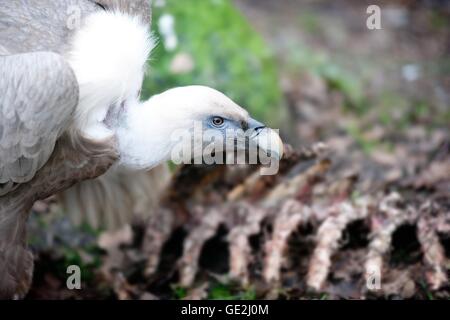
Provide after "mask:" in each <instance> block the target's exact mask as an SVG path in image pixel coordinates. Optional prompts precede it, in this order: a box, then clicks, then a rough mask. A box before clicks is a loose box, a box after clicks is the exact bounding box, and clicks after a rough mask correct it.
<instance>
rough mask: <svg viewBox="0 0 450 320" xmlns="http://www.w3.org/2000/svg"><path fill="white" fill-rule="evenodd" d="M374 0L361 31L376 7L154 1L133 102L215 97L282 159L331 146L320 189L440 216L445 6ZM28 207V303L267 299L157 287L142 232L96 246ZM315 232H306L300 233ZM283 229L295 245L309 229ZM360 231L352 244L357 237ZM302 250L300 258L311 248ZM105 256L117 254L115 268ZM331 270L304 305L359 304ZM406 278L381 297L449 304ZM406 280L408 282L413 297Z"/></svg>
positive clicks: (223, 289)
mask: <svg viewBox="0 0 450 320" xmlns="http://www.w3.org/2000/svg"><path fill="white" fill-rule="evenodd" d="M375 2H376V4H377V5H379V6H380V8H381V27H382V28H381V29H380V30H369V29H368V28H367V26H366V20H367V19H368V17H369V14H367V13H366V10H367V7H368V6H369V5H371V4H375V3H372V2H368V1H361V0H345V1H343V0H342V1H324V0H323V1H322V0H314V1H313V0H277V1H273V0H201V1H200V0H184V1H176V0H154V8H153V21H152V30H153V32H154V33H155V35H156V36H157V38H158V39H159V40H158V42H159V43H158V46H157V48H156V49H155V51H154V52H153V55H152V58H151V60H150V62H149V70H148V75H147V78H146V79H145V82H144V87H143V97H144V98H147V97H149V96H151V95H153V94H155V93H158V92H161V91H163V90H166V89H168V88H171V87H175V86H181V85H190V84H203V85H208V86H211V87H214V88H217V89H219V90H221V91H223V92H224V93H226V94H227V95H228V96H230V97H231V98H232V99H234V100H235V101H236V102H237V103H239V104H240V105H241V106H244V107H245V108H247V109H248V110H249V111H250V112H251V114H253V115H254V117H255V118H257V119H258V120H261V121H263V122H265V123H268V124H269V125H271V126H272V127H274V128H279V129H280V131H281V135H282V136H283V138H284V140H285V142H286V143H288V144H290V145H291V146H292V147H293V148H294V149H296V148H297V149H298V148H303V147H306V146H310V145H312V144H314V143H317V142H319V141H320V142H324V143H325V144H326V145H327V148H328V149H329V150H331V156H330V159H331V168H330V169H329V176H328V178H327V179H326V183H325V184H324V186H322V188H326V187H327V186H330V185H331V182H335V181H340V179H346V180H345V181H348V179H349V177H355V176H357V177H358V178H357V179H356V180H355V186H354V187H353V188H352V190H351V191H349V192H347V193H348V197H358V196H362V195H366V194H371V193H375V192H378V191H380V190H382V191H383V192H384V193H387V192H389V191H392V190H400V189H401V190H408V191H407V192H405V193H406V194H410V195H411V197H412V198H413V199H438V200H436V201H440V202H439V204H440V205H441V206H442V207H443V208H446V209H445V210H448V211H445V215H446V217H448V215H450V199H449V194H450V183H449V181H450V166H449V163H450V161H449V156H448V155H449V139H450V135H449V132H450V3H449V2H448V1H444V0H423V1H419V0H418V1H413V0H396V1H375ZM433 163H437V164H436V165H434V166H432V164H433ZM298 170H300V169H298ZM302 170H303V171H304V170H305V168H303V167H302V169H301V170H300V171H302ZM303 171H302V172H303ZM418 178H420V179H422V180H420V179H419V180H417V179H418ZM411 186H413V187H411ZM424 201H425V200H424ZM34 210H35V211H36V214H34V215H32V218H31V221H30V225H31V231H30V239H31V240H30V245H31V246H32V247H33V249H34V252H35V253H36V257H37V258H36V273H35V280H34V285H33V289H32V291H31V292H30V294H29V298H30V299H39V298H54V299H82V298H94V299H104V298H114V299H115V298H125V299H126V298H139V299H152V298H184V297H186V296H189V297H200V298H230V297H231V298H243V299H252V298H261V297H267V296H265V294H266V293H261V292H266V291H264V290H266V289H260V288H258V286H259V285H258V284H257V283H256V282H252V281H250V284H248V283H247V284H246V285H245V286H242V285H239V286H235V285H234V284H229V282H227V281H226V280H224V279H223V276H217V277H214V279H215V280H214V281H211V280H208V281H206V282H204V283H208V287H207V288H206V287H202V285H197V286H194V285H192V287H186V286H180V285H178V284H177V280H176V277H175V276H174V272H175V271H173V270H171V271H170V272H167V270H166V271H164V270H163V269H164V265H160V266H159V270H160V275H159V277H157V276H152V277H150V278H149V277H147V278H146V280H142V279H143V278H145V275H143V274H145V272H143V271H142V270H143V269H144V265H145V261H146V259H148V252H143V250H142V249H141V246H140V244H138V243H140V241H142V238H143V237H144V238H145V232H146V231H145V228H139V227H137V228H135V227H134V228H133V229H126V231H123V232H122V233H120V234H115V235H114V236H105V233H104V232H103V230H93V229H92V228H91V227H89V226H88V225H82V226H79V227H73V226H72V225H71V224H70V222H69V221H68V220H67V218H65V217H64V212H62V210H61V209H60V208H59V207H58V204H57V203H56V202H55V201H54V200H51V199H50V200H49V201H45V202H40V203H38V204H36V206H35V208H34ZM444 218H445V217H444ZM42 225H45V226H47V227H46V228H42V227H41V226H42ZM316 227H317V226H316V225H314V224H313V225H312V227H310V228H312V229H314V228H316ZM414 228H415V227H412V229H411V228H410V229H408V228H406V229H405V230H401V231H400V233H399V234H398V235H397V236H396V237H397V238H395V237H394V240H393V241H392V242H393V243H394V244H395V245H396V246H397V249H398V248H400V247H403V248H404V249H405V250H406V253H405V251H399V252H397V254H398V255H397V256H395V255H394V256H395V257H396V259H397V260H395V259H394V260H395V261H394V262H393V265H394V267H397V266H398V265H399V264H400V265H404V266H405V265H406V266H408V268H409V267H411V268H416V267H417V264H420V263H419V262H420V261H422V259H423V253H422V252H421V249H420V244H417V243H418V240H417V238H416V236H415V233H417V230H415V229H414ZM219 229H220V228H219ZM363 229H364V226H361V225H359V226H358V225H356V226H354V230H353V229H352V230H353V231H352V230H350V231H348V230H347V231H345V232H347V233H345V232H344V233H345V234H346V235H347V237H353V238H352V239H353V240H351V241H354V242H355V243H356V244H355V245H356V249H357V250H359V249H361V248H364V247H367V245H368V242H369V240H368V236H367V234H368V231H367V230H363ZM228 231H229V230H228ZM228 231H227V230H225V231H224V230H219V231H218V234H219V235H218V236H217V238H216V239H215V240H214V241H216V242H218V243H214V242H212V243H209V244H208V245H207V246H206V247H208V246H209V247H210V250H213V251H214V250H216V251H217V250H219V251H220V250H222V249H223V243H221V241H222V242H223V239H222V240H220V239H221V237H222V238H223V236H224V235H223V233H226V232H228ZM221 232H222V235H220V233H221ZM296 232H297V233H299V232H300V234H303V235H304V233H305V232H306V233H307V232H310V233H311V232H312V231H311V230H310V231H307V230H306V231H305V230H303V231H302V230H300V231H299V230H297V231H296ZM302 232H303V233H302ZM361 232H363V233H364V237H366V238H365V240H361V236H360V235H359V234H360V233H361ZM185 233H188V232H187V231H185ZM345 234H344V235H345ZM99 237H100V239H101V240H102V241H103V242H101V241H99V240H98V239H99ZM105 237H106V238H105ZM185 237H186V234H184V235H183V232H181V234H176V235H175V236H172V237H171V238H168V240H167V242H170V241H172V242H171V243H169V244H167V243H166V244H165V248H166V251H167V252H168V253H167V254H168V255H169V256H170V254H172V255H178V256H179V255H180V254H181V253H180V250H182V249H180V245H178V246H177V244H176V243H177V241H181V240H180V238H182V239H184V238H185ZM354 237H356V238H354ZM439 237H440V239H441V240H442V247H443V248H444V249H443V250H444V253H446V254H447V257H446V258H444V262H443V263H444V264H445V263H446V264H445V266H446V267H445V268H447V269H445V270H446V271H444V272H447V273H448V267H449V263H448V253H449V246H450V242H449V240H448V234H447V236H442V235H441V234H440V235H439ZM105 239H106V240H105ZM170 239H171V240H170ZM177 239H178V240H177ZM355 239H356V240H355ZM395 239H397V240H395ZM105 241H106V243H107V244H106V245H105ZM108 241H109V242H108ZM205 241H206V240H205ZM349 241H350V240H349ZM351 241H350V242H351ZM395 241H400V242H398V243H395ZM111 242H113V244H111ZM419 242H420V241H419ZM124 243H125V244H124ZM309 245H311V244H309ZM409 245H411V246H413V247H408V246H409ZM171 246H172V247H174V248H175V249H173V248H172V249H171ZM221 246H222V247H221ZM292 246H294V247H295V244H293V245H292ZM302 246H303V247H302ZM307 246H308V245H307V244H305V243H303V244H302V245H301V247H302V248H305V247H307ZM393 246H394V245H393ZM111 248H113V249H111ZM124 248H128V249H130V250H129V252H128V253H126V254H125V255H129V254H130V252H131V255H130V256H127V259H128V260H130V259H131V260H132V263H131V265H132V267H130V264H129V261H128V262H127V263H128V264H125V263H124V262H120V263H122V265H120V263H119V266H117V265H116V266H115V268H116V269H115V270H116V271H117V270H121V271H122V273H120V272H119V273H118V274H119V276H117V273H116V274H115V276H114V279H113V280H111V278H107V277H106V278H107V280H105V276H104V274H103V275H99V274H101V273H102V272H104V270H105V269H107V268H109V265H108V263H111V261H110V260H108V259H110V258H111V257H113V258H114V259H122V260H123V259H124V258H123V256H122V255H123V254H124V253H123V252H125V251H126V250H127V249H124ZM211 248H212V249H211ZM206 249H207V248H206ZM206 249H205V250H206ZM350 249H355V248H354V247H352V246H350ZM356 249H355V250H356ZM114 250H115V251H114ZM133 250H134V251H133ZM171 250H172V251H171ZM224 250H225V249H224ZM302 250H303V249H302ZM305 250H306V249H305ZM308 250H309V249H308ZM308 250H307V252H308V254H310V253H311V250H312V249H311V250H309V251H308ZM393 250H394V251H395V248H394V249H393ZM408 250H409V251H408ZM122 251H123V252H122ZM118 252H122V253H120V258H117V255H119V254H118ZM208 254H211V252H210V253H208V252H207V253H205V252H203V254H202V255H206V256H205V257H206V258H205V257H204V258H203V259H206V260H208V259H216V258H211V257H212V256H208ZM303 254H305V252H303ZM352 254H353V253H352ZM358 254H360V253H357V255H358ZM133 255H134V258H133ZM358 257H359V256H358ZM402 257H407V258H402ZM411 257H412V258H411ZM340 258H342V259H343V260H342V259H341V260H339V257H338V261H341V267H342V263H343V264H344V265H348V264H349V262H348V261H350V260H351V261H355V259H358V258H357V257H356V256H355V257H353V256H352V255H351V254H350V256H349V255H348V254H347V255H346V256H345V257H340ZM133 259H134V260H133ZM217 259H218V260H220V259H221V258H220V257H219V258H217ZM345 259H347V260H345ZM122 260H121V261H122ZM163 260H164V259H163ZM143 261H144V262H143ZM167 261H172V262H173V259H172V260H170V259H169V260H167ZM345 261H347V262H345ZM224 263H225V264H226V263H227V262H224ZM304 263H307V262H304ZM304 263H303V264H304ZM69 264H77V265H82V266H83V270H87V271H86V272H83V286H84V288H85V289H84V290H81V291H79V292H73V291H68V290H66V289H65V279H66V277H67V275H66V272H65V270H66V267H67V265H69ZM125 265H126V267H125ZM206 265H208V263H207V262H206ZM300 265H302V262H301V261H300V260H298V259H297V260H295V259H291V260H290V261H289V262H288V263H287V265H284V269H283V272H284V274H286V275H287V278H283V279H284V280H282V281H281V282H282V285H281V287H282V288H284V289H285V291H286V292H290V293H286V292H285V293H284V296H283V297H284V298H304V297H309V296H308V295H307V294H306V293H305V292H306V291H307V290H306V289H304V287H305V285H304V284H303V283H302V280H301V279H302V278H304V276H305V274H306V273H307V270H306V271H300V269H301V268H300ZM204 266H205V263H203V267H204ZM221 268H222V267H220V266H219V267H217V268H216V269H214V268H213V269H214V272H213V273H214V274H221V273H224V272H220V270H221ZM255 268H256V269H257V267H255ZM306 268H307V267H306ZM342 268H343V269H342ZM342 268H341V269H339V267H338V270H334V271H332V273H333V272H334V277H338V278H339V274H340V275H341V278H343V279H344V280H345V281H344V282H342V281H341V282H339V281H338V282H337V283H338V284H335V285H334V286H331V287H328V288H327V289H326V290H324V292H325V293H322V294H321V295H316V296H314V297H322V298H352V297H353V298H354V297H355V295H356V297H360V296H359V293H358V294H356V293H355V289H354V286H353V285H349V283H353V282H352V281H353V280H352V281H350V280H349V279H353V278H354V277H357V276H360V275H361V274H362V273H363V271H361V270H359V271H355V270H354V269H351V270H350V271H349V270H346V269H345V268H344V267H342ZM169 269H170V268H169ZM206 269H207V268H206ZM222 269H223V268H222ZM225 269H226V268H225ZM292 269H297V271H295V272H293V271H292ZM102 270H103V271H102ZM161 270H163V271H161ZM218 270H219V271H218ZM411 270H412V269H411ZM209 271H210V273H211V270H209ZM222 271H223V270H222ZM108 272H110V271H108ZM292 272H293V273H294V275H292V274H290V273H292ZM339 272H340V273H339ZM420 272H422V271H420ZM420 272H419V271H418V273H417V274H418V275H419V274H422V273H420ZM161 274H163V276H161ZM342 274H344V276H342ZM355 274H356V275H357V276H355ZM394 275H397V278H398V277H399V276H398V273H397V274H395V273H394ZM332 276H333V275H332ZM174 277H175V278H174ZM221 277H222V278H221ZM408 277H409V278H407V279H406V280H404V282H402V283H401V284H397V287H395V286H394V287H395V288H394V289H392V292H391V293H390V294H392V295H394V296H400V297H403V298H405V297H406V298H408V297H409V298H411V297H416V298H430V297H431V298H433V297H441V298H445V297H447V298H448V296H449V295H448V294H449V290H448V284H446V285H444V286H443V287H444V288H446V289H445V290H443V291H442V290H441V291H440V292H439V293H437V294H436V293H433V292H431V289H428V287H427V285H426V282H423V281H422V280H420V279H415V278H414V276H411V275H409V274H408ZM256 278H257V276H256ZM149 279H150V280H149ZM174 279H175V280H174ZM341 280H342V279H341ZM408 281H410V282H411V281H412V283H413V284H414V286H413V289H411V283H410V282H408ZM343 283H344V284H343ZM197 284H198V283H197ZM408 286H409V287H408ZM300 288H302V289H300ZM405 288H406V289H405ZM191 289H192V290H191ZM193 289H196V290H197V291H195V290H193ZM405 290H406V291H405ZM408 290H409V291H408ZM405 292H406V293H405Z"/></svg>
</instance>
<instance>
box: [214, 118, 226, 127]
mask: <svg viewBox="0 0 450 320" xmlns="http://www.w3.org/2000/svg"><path fill="white" fill-rule="evenodd" d="M224 122H225V120H224V119H223V118H222V117H213V118H212V123H213V125H214V126H216V127H221V126H222V125H223V124H224Z"/></svg>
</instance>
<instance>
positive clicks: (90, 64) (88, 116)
mask: <svg viewBox="0 0 450 320" xmlns="http://www.w3.org/2000/svg"><path fill="white" fill-rule="evenodd" d="M154 46H155V41H154V39H153V38H152V36H151V34H150V31H149V28H148V26H147V25H145V24H144V23H142V22H141V20H140V19H139V18H138V17H133V16H129V15H127V14H124V13H121V12H111V11H101V12H97V13H94V14H92V15H90V16H89V17H87V18H86V20H85V21H84V24H83V25H82V27H81V28H80V29H79V30H78V31H77V32H76V34H75V36H74V38H73V40H72V47H71V50H70V53H69V55H68V57H67V59H68V61H69V63H70V65H71V67H72V68H73V70H74V72H75V75H76V77H77V80H78V83H79V86H80V102H79V105H78V107H77V110H76V114H75V123H74V125H75V128H76V129H78V130H80V131H81V132H83V133H84V134H85V135H87V136H89V137H91V138H95V139H102V138H104V137H105V136H108V135H111V134H112V132H111V131H109V130H107V129H106V127H104V126H102V125H101V124H100V123H101V121H103V120H104V118H105V116H106V113H107V111H108V109H109V107H110V106H112V105H114V104H120V103H122V102H123V101H125V100H133V99H134V100H137V99H138V94H139V91H140V88H141V85H142V80H143V77H144V73H145V69H146V68H145V65H146V61H147V59H148V57H149V55H150V52H151V50H152V49H153V48H154Z"/></svg>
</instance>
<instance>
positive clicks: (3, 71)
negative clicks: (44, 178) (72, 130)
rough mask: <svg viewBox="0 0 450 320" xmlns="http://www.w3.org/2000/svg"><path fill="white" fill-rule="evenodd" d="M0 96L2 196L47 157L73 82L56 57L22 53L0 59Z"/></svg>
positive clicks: (68, 111) (68, 112)
mask: <svg viewBox="0 0 450 320" xmlns="http://www.w3.org/2000/svg"><path fill="white" fill-rule="evenodd" d="M36 84H39V85H36ZM0 93H1V94H0V154H1V156H0V196H2V195H5V194H6V193H7V192H8V191H9V190H10V189H12V188H13V186H14V185H16V184H20V183H25V182H29V181H30V180H31V179H32V178H33V177H34V175H35V174H36V172H37V171H38V170H39V169H41V168H42V166H43V165H44V164H45V163H46V162H47V160H48V159H49V158H50V155H51V153H52V152H53V148H54V146H55V143H56V140H57V139H58V138H59V137H60V136H61V135H62V133H63V132H64V131H65V130H66V128H67V127H68V125H69V124H70V120H71V118H72V114H73V113H74V111H75V108H76V106H77V103H78V83H77V80H76V78H75V75H74V73H73V71H72V69H71V68H70V66H69V65H68V64H67V62H66V61H65V60H64V59H63V58H62V57H61V56H60V55H58V54H56V53H52V52H33V53H23V54H16V55H11V56H2V57H0ZM2 186H3V187H2Z"/></svg>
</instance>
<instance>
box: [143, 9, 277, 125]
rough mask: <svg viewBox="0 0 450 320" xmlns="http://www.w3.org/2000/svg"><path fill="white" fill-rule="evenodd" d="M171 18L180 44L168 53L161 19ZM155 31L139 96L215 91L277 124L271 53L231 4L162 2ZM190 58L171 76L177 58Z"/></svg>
mask: <svg viewBox="0 0 450 320" xmlns="http://www.w3.org/2000/svg"><path fill="white" fill-rule="evenodd" d="M165 14H169V15H172V16H173V17H174V20H175V31H176V35H177V38H178V46H177V47H176V49H175V50H173V51H167V50H166V49H165V47H164V45H163V42H164V41H163V40H164V39H163V37H162V35H161V34H160V30H158V21H159V19H160V18H161V16H162V15H165ZM152 29H153V32H154V33H155V34H156V35H157V37H158V39H159V44H158V46H157V48H156V49H155V50H154V52H153V54H152V58H151V61H150V63H149V68H150V70H149V72H148V76H147V78H146V79H145V81H144V86H143V98H148V97H149V96H151V95H153V94H156V93H159V92H161V91H164V90H166V89H169V88H172V87H175V86H184V85H192V84H200V85H207V86H210V87H214V88H216V89H218V90H220V91H222V92H224V93H225V94H227V95H228V96H229V97H230V98H232V99H233V100H234V101H236V102H237V103H238V104H240V105H241V106H243V107H245V108H246V109H247V110H248V111H249V112H250V113H251V114H252V115H253V116H254V117H255V118H257V119H259V120H262V121H266V122H267V123H268V124H270V125H272V126H277V127H278V125H279V124H280V123H281V119H282V117H283V116H282V112H281V108H280V106H281V105H282V94H281V91H280V88H279V84H278V75H277V71H276V68H275V63H274V61H273V59H272V55H271V52H270V51H269V49H268V47H267V46H266V45H265V44H264V42H263V41H262V38H261V37H260V36H259V34H258V33H257V32H255V31H254V30H252V28H251V27H250V25H249V24H248V22H247V20H246V19H245V18H244V17H243V16H242V14H241V13H240V12H239V11H238V10H237V9H236V8H235V7H234V6H233V4H232V3H231V2H230V1H229V0H184V1H177V0H166V1H165V5H164V6H162V7H158V6H155V7H154V8H153V24H152ZM180 53H184V54H188V55H190V57H191V58H192V60H193V62H194V67H193V68H192V70H191V71H189V72H187V73H183V74H174V73H172V72H171V64H172V62H173V59H174V58H175V57H176V56H177V54H180Z"/></svg>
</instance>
